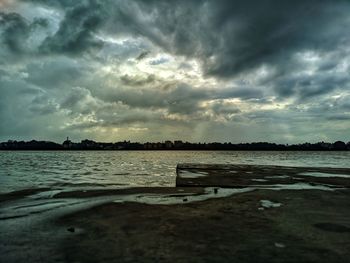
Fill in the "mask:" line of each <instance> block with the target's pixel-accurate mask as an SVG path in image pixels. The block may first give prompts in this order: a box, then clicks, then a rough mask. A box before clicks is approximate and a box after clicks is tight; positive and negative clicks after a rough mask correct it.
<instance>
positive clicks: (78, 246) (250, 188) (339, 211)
mask: <svg viewBox="0 0 350 263" xmlns="http://www.w3.org/2000/svg"><path fill="white" fill-rule="evenodd" d="M207 168H208V167H201V166H196V167H195V169H194V167H192V168H191V167H189V166H186V167H182V168H181V167H180V170H181V169H182V170H181V171H180V172H179V171H178V178H177V182H181V184H182V187H150V188H148V187H139V188H127V189H90V190H89V189H85V190H75V191H67V190H66V191H61V190H60V191H56V190H55V191H52V190H48V189H30V190H23V191H17V192H13V193H8V194H3V195H0V232H1V237H0V262H346V261H347V260H348V258H349V256H350V209H349V208H350V189H349V187H348V186H349V181H350V178H348V176H349V174H350V172H349V171H346V170H344V169H340V170H334V169H333V170H332V169H331V168H330V169H328V168H326V169H324V168H319V169H318V168H317V169H316V168H315V169H311V170H310V168H307V169H309V170H307V171H305V169H299V168H293V167H289V168H285V167H283V168H279V167H274V168H273V169H272V167H267V166H264V167H260V166H259V167H255V168H254V167H253V166H245V168H244V167H243V166H242V167H241V168H239V169H241V170H240V171H239V172H237V167H235V168H234V169H233V167H229V169H226V168H227V167H226V168H225V169H221V172H220V169H218V167H215V169H207ZM212 168H213V167H212ZM230 171H231V172H230ZM232 171H235V172H232ZM329 174H331V175H332V177H329ZM323 179H325V180H326V181H324V180H323ZM218 180H219V181H218ZM220 182H221V183H220ZM209 183H212V185H211V184H209ZM233 184H234V185H236V187H232V185H233ZM220 185H221V186H222V187H219V186H220Z"/></svg>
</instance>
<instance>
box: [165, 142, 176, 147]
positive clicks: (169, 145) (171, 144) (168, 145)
mask: <svg viewBox="0 0 350 263" xmlns="http://www.w3.org/2000/svg"><path fill="white" fill-rule="evenodd" d="M164 144H165V148H167V149H171V148H173V146H174V145H173V142H172V141H165V142H164Z"/></svg>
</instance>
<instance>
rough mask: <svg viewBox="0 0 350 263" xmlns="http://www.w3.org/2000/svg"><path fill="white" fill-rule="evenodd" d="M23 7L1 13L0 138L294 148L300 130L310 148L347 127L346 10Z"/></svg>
mask: <svg viewBox="0 0 350 263" xmlns="http://www.w3.org/2000/svg"><path fill="white" fill-rule="evenodd" d="M22 3H26V5H25V7H22V8H18V9H16V6H17V5H16V6H14V7H13V8H12V9H9V10H10V11H6V10H4V11H1V12H0V92H1V96H0V121H1V123H2V124H4V126H3V125H2V127H1V129H0V138H8V137H10V136H11V135H13V136H15V135H16V136H27V137H30V135H33V136H34V135H35V136H39V135H43V134H44V135H45V134H50V135H49V136H52V138H56V137H55V136H62V135H63V134H65V133H69V132H72V133H75V134H79V129H80V130H81V131H84V132H85V131H86V132H87V134H89V135H91V136H94V128H99V127H100V128H101V127H104V128H113V127H117V128H120V129H122V128H123V127H124V128H125V127H126V128H127V127H128V126H130V127H131V126H132V125H143V126H145V127H147V128H149V130H150V131H149V133H146V135H147V136H150V137H152V136H159V138H163V137H165V136H166V134H165V133H168V134H172V135H174V136H175V135H176V136H179V137H181V136H187V138H199V139H200V136H202V139H203V138H204V139H207V138H211V139H215V138H214V137H213V136H214V135H213V136H212V135H210V133H211V131H212V130H213V131H216V132H217V133H215V134H216V136H218V139H219V140H220V139H223V138H229V136H230V134H232V132H231V131H236V132H237V134H246V135H247V137H246V138H247V139H253V138H259V133H258V131H259V129H260V131H261V133H260V134H261V136H262V137H263V138H265V136H268V138H281V139H286V138H287V139H288V138H289V140H293V139H298V138H299V137H298V136H305V138H307V136H308V135H307V134H308V133H310V134H312V133H313V132H312V130H313V129H314V128H315V127H314V126H311V125H310V123H317V125H316V126H317V129H318V133H317V136H319V138H335V137H334V136H339V135H341V134H342V131H345V130H346V128H350V127H349V124H348V122H347V120H348V118H349V112H350V106H349V89H350V87H349V83H350V76H349V74H348V72H349V69H350V65H349V60H350V48H349V44H350V35H349V34H348V28H349V24H350V15H349V14H350V3H349V1H345V0H339V1H336V2H335V1H331V0H325V1H317V0H310V1H302V0H298V1H292V2H288V1H279V0H262V1H250V0H245V1H243V0H242V1H238V0H233V1H229V0H218V1H209V0H189V1H180V0H174V1H158V0H157V1H156V0H149V1H145V0H135V1H126V0H115V1H112V0H106V1H100V0H86V1H70V0H62V1H55V0H25V1H20V2H18V3H17V4H18V6H20V5H21V4H22ZM38 7H41V9H38ZM31 8H33V10H34V9H35V8H36V9H35V10H37V11H38V12H37V14H35V15H33V13H34V11H33V10H29V9H31ZM16 10H17V11H16ZM52 14H55V18H54V19H53V18H52ZM146 50H147V51H146ZM164 54H165V55H164ZM164 69H165V71H163V72H160V71H157V70H164ZM332 124H336V127H337V128H334V127H335V125H332ZM288 125H289V126H290V125H293V127H294V128H293V129H294V130H293V129H289V128H288V127H289V126H288ZM39 127H51V128H42V131H41V130H40V128H39ZM137 127H139V126H137ZM140 127H141V126H140ZM177 127H181V128H180V129H178V128H177ZM286 127H287V128H286ZM141 128H142V127H141ZM152 129H153V130H152ZM274 129H275V130H274ZM335 129H337V130H335ZM141 130H142V129H141ZM144 130H147V129H144ZM252 130H256V132H255V133H254V132H253V131H252ZM155 131H157V132H155ZM160 131H164V134H163V133H162V132H160ZM182 131H183V133H182ZM152 132H153V133H152ZM283 132H285V133H288V136H289V137H288V136H287V135H286V136H282V135H281V133H283ZM125 134H127V133H125ZM146 135H145V136H146ZM77 136H78V135H77ZM96 136H97V135H96ZM99 136H102V135H99ZM138 136H141V135H138ZM192 136H193V137H192ZM196 136H197V137H196ZM203 136H204V137H203ZM232 136H233V135H232ZM273 136H275V137H273ZM342 136H344V137H346V134H345V132H344V133H343V135H342ZM137 138H141V137H137ZM338 139H342V138H338Z"/></svg>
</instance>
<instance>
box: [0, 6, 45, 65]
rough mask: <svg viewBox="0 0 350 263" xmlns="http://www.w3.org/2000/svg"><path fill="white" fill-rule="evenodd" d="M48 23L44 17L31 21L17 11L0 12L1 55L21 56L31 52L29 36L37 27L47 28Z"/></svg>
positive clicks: (6, 56)
mask: <svg viewBox="0 0 350 263" xmlns="http://www.w3.org/2000/svg"><path fill="white" fill-rule="evenodd" d="M47 25H48V23H47V21H46V20H45V19H43V18H37V19H34V21H32V22H29V21H27V20H26V19H25V18H23V17H22V16H21V15H19V14H17V13H3V12H0V48H1V49H2V50H0V57H3V58H8V57H9V56H21V55H23V54H25V53H27V52H29V49H30V47H28V45H27V40H28V37H29V36H30V35H31V34H32V33H33V32H34V31H35V30H36V29H37V28H40V27H41V28H45V27H47ZM3 62H4V61H2V62H0V64H1V63H3Z"/></svg>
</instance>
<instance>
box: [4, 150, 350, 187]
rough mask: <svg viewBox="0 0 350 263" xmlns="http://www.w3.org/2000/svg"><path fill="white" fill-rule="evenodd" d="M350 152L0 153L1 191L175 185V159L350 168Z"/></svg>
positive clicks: (181, 160) (176, 161)
mask: <svg viewBox="0 0 350 263" xmlns="http://www.w3.org/2000/svg"><path fill="white" fill-rule="evenodd" d="M349 161H350V152H261V151H231V152H227V151H0V168H1V169H0V193H6V192H9V191H13V190H20V189H25V188H33V187H49V188H53V189H66V190H68V189H71V188H74V189H76V188H79V189H89V188H100V187H102V188H106V187H108V188H120V187H130V186H174V185H175V175H176V171H175V168H176V165H177V164H178V163H183V162H187V163H223V164H228V163H232V164H238V163H242V164H271V165H285V166H322V167H349Z"/></svg>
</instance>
